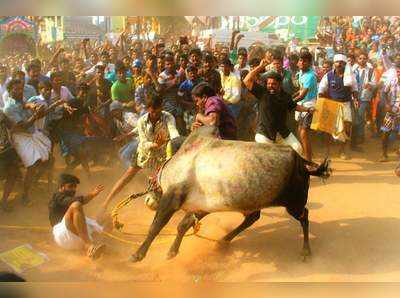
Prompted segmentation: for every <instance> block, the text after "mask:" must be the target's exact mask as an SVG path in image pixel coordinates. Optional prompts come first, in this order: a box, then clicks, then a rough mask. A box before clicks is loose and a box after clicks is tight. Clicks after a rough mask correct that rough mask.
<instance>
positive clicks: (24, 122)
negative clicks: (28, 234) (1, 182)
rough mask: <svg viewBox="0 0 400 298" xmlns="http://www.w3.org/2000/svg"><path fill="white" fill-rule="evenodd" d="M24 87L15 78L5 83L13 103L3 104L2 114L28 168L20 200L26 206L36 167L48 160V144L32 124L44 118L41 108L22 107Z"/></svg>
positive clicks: (49, 147) (45, 138)
mask: <svg viewBox="0 0 400 298" xmlns="http://www.w3.org/2000/svg"><path fill="white" fill-rule="evenodd" d="M23 86H24V83H23V82H22V81H20V80H18V79H13V80H11V81H10V83H9V84H8V86H7V89H8V93H9V95H10V98H12V100H10V101H8V102H7V104H6V105H5V107H4V115H5V116H6V117H7V119H8V120H9V122H10V123H11V129H10V131H11V140H12V143H13V146H14V148H15V150H16V151H17V153H18V156H19V157H20V159H21V161H22V163H23V165H24V167H25V168H26V169H27V171H26V173H25V177H24V186H23V193H22V197H21V199H22V203H23V204H29V203H30V200H29V196H28V192H29V189H30V186H31V184H32V181H33V179H34V178H35V176H36V173H37V170H38V167H39V166H40V165H41V163H43V162H45V161H47V160H48V159H49V154H50V150H51V141H50V139H49V138H48V137H46V136H45V135H44V134H43V133H42V132H41V131H40V130H38V129H37V128H36V127H35V125H34V122H35V121H36V120H37V119H39V118H42V117H44V115H45V113H44V109H43V107H44V106H42V108H40V109H39V108H38V106H37V105H34V104H30V105H25V104H24V103H23ZM30 109H32V111H34V113H32V111H30ZM32 114H33V115H32Z"/></svg>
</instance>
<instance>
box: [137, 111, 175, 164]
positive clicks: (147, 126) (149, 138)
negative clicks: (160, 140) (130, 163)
mask: <svg viewBox="0 0 400 298" xmlns="http://www.w3.org/2000/svg"><path fill="white" fill-rule="evenodd" d="M137 128H138V134H139V145H138V151H137V152H138V157H137V165H138V166H139V167H144V166H145V165H146V164H147V162H148V161H149V160H150V159H151V158H152V157H153V151H152V149H151V146H152V145H153V144H154V141H155V137H156V135H161V134H163V135H166V138H168V139H170V140H172V139H175V138H177V137H179V132H178V130H177V129H176V124H175V118H174V116H172V115H171V114H170V113H168V112H165V111H162V112H161V118H160V120H159V121H158V122H157V123H156V124H155V127H154V128H153V124H152V123H151V121H150V119H149V113H146V114H144V115H143V116H142V117H140V118H139V121H138V122H137Z"/></svg>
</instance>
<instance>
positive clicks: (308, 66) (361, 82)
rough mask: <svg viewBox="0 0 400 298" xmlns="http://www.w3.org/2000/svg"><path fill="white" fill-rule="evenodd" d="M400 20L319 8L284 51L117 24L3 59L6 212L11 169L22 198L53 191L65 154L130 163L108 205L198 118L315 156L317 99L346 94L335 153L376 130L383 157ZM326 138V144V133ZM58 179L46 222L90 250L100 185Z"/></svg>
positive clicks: (394, 128) (82, 161)
mask: <svg viewBox="0 0 400 298" xmlns="http://www.w3.org/2000/svg"><path fill="white" fill-rule="evenodd" d="M399 24H400V18H397V17H362V18H356V17H323V18H322V19H321V23H320V26H319V27H318V32H317V35H316V37H317V41H318V43H317V44H310V45H309V46H308V47H306V46H303V45H301V44H300V43H299V41H298V40H296V38H293V39H292V40H290V41H289V42H288V43H287V45H286V46H277V47H269V46H268V45H264V46H262V45H259V44H257V45H255V46H251V47H249V48H244V47H240V40H241V39H242V38H243V35H242V34H240V32H239V31H234V32H232V38H231V43H230V44H229V45H220V44H215V45H212V42H211V39H210V38H209V39H207V40H204V41H203V42H202V43H201V48H199V43H198V42H199V37H198V36H195V37H193V36H182V37H180V38H179V39H177V40H172V39H169V38H168V37H166V38H164V39H162V38H159V39H157V40H155V41H153V42H149V41H145V42H144V41H141V40H136V39H130V38H129V36H128V35H127V34H126V33H122V34H121V36H120V38H119V40H118V42H117V43H116V44H112V43H110V42H108V41H106V42H102V43H100V42H96V43H93V42H91V41H89V40H87V39H85V40H82V41H79V42H78V43H73V44H72V45H70V46H68V47H61V46H60V45H58V46H57V47H56V48H55V49H54V51H53V52H52V55H51V56H45V57H41V58H40V59H39V58H36V57H33V56H32V55H31V54H29V53H21V54H18V55H14V56H7V55H6V56H3V57H2V58H1V59H0V174H1V175H2V176H4V178H5V184H4V188H3V195H2V201H1V207H2V210H3V211H11V208H10V205H9V202H8V201H9V200H8V199H9V196H10V194H11V192H12V191H13V188H14V186H15V182H16V181H18V179H19V178H21V179H22V182H23V188H22V191H21V194H20V199H21V202H22V203H23V204H26V205H29V204H32V201H31V191H30V190H31V188H32V185H34V184H36V183H37V182H38V181H39V179H41V178H42V177H43V176H46V178H47V180H48V185H49V191H52V190H53V180H54V178H53V173H54V161H55V159H56V158H57V159H58V158H60V157H61V159H63V160H64V162H65V172H67V173H70V174H71V173H73V171H74V169H75V168H76V167H77V166H79V165H81V166H82V167H83V169H84V171H85V173H86V174H87V175H88V177H89V178H90V175H91V174H90V173H91V171H90V168H91V166H93V165H101V166H105V167H113V166H115V165H116V163H115V161H116V160H118V161H120V162H119V164H120V165H121V166H123V167H124V168H125V172H124V174H123V175H122V176H121V177H120V178H119V179H118V180H117V181H115V185H114V186H113V188H112V189H111V191H110V192H109V193H108V195H107V197H106V199H105V200H104V203H103V204H102V206H103V208H104V210H105V209H106V208H107V207H108V205H109V204H110V202H111V201H112V199H113V198H114V197H115V196H116V195H117V194H118V193H119V192H120V191H121V190H122V189H123V187H124V186H125V185H127V184H128V183H129V182H130V181H131V179H132V178H133V177H134V176H135V175H136V173H137V172H138V171H140V170H141V169H143V168H146V169H151V170H155V169H157V167H158V166H159V165H160V164H162V162H163V161H165V160H166V159H168V158H170V157H171V155H172V154H173V150H172V147H173V143H174V140H177V139H179V138H182V137H184V136H187V135H188V134H190V132H191V131H192V130H195V129H197V128H198V127H200V126H203V125H211V126H216V127H218V129H219V134H220V137H221V138H223V139H230V140H243V141H255V142H259V143H276V142H280V143H284V144H287V145H289V146H291V147H292V148H293V149H294V150H295V151H296V152H297V153H298V154H300V155H302V156H303V157H304V158H305V159H306V160H308V161H310V162H311V161H312V158H313V154H312V142H311V140H310V133H311V130H310V125H311V122H312V115H313V113H314V112H315V104H316V101H317V98H318V97H324V98H328V99H331V100H333V101H336V102H340V103H342V106H343V120H344V126H345V132H346V135H347V138H346V139H345V140H341V141H340V142H339V143H340V157H341V158H343V159H349V158H351V156H350V152H351V151H357V152H358V151H362V150H363V143H364V142H365V140H366V139H367V138H368V137H377V138H379V137H380V138H381V140H382V158H381V159H380V161H382V162H384V161H387V160H388V148H389V143H390V141H391V140H394V139H396V138H397V134H398V131H399V127H400V126H399V124H400V123H399V119H400V117H399V116H400V97H399V96H400V93H399V89H400V84H399V78H400V44H399V41H400V38H399V37H400V26H399ZM324 137H325V138H326V141H327V143H326V144H327V146H326V149H327V150H328V151H329V147H330V146H329V143H330V142H331V140H332V138H331V136H329V135H325V136H324ZM55 147H58V148H59V150H54V148H55ZM58 153H60V154H61V156H58ZM61 180H62V183H61V184H59V188H58V190H57V191H56V193H55V194H54V195H53V199H52V201H51V204H50V205H49V209H50V219H51V224H52V226H54V231H56V230H57V233H61V234H62V233H63V232H65V231H66V230H67V231H70V232H71V231H72V234H73V235H75V236H76V235H78V239H81V240H83V241H84V243H85V247H86V248H87V249H89V250H90V254H91V255H96V254H97V252H99V251H101V249H102V246H93V245H91V238H90V237H89V236H88V233H89V232H88V229H86V228H83V227H84V226H85V225H84V223H85V222H84V218H85V217H84V213H83V209H82V205H84V204H86V203H87V202H89V201H90V200H91V199H92V198H93V197H95V196H97V195H98V194H99V193H100V192H101V191H102V190H103V187H102V186H97V187H96V188H95V190H94V191H93V192H92V193H91V194H89V195H88V196H86V197H75V189H76V185H77V184H78V183H79V179H77V178H76V177H74V176H72V175H67V174H64V175H63V176H62V179H61ZM61 223H62V225H63V227H64V228H61V230H60V226H58V225H59V224H61ZM88 225H89V223H88ZM89 230H90V229H89ZM55 235H56V232H55ZM73 235H72V236H71V237H72V238H73ZM60 237H61V236H60ZM71 237H69V238H68V237H67V238H68V239H69V240H68V241H72V240H71ZM75 238H76V237H75ZM75 240H76V239H75ZM65 241H67V240H65ZM58 243H59V244H60V245H61V246H62V241H61V240H59V242H58ZM67 246H68V245H67Z"/></svg>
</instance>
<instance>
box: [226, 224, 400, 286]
mask: <svg viewBox="0 0 400 298" xmlns="http://www.w3.org/2000/svg"><path fill="white" fill-rule="evenodd" d="M264 218H265V216H264ZM399 231H400V219H398V218H392V217H385V218H378V217H363V218H357V219H343V220H336V221H329V222H324V223H317V222H310V232H311V234H310V235H311V239H310V240H311V242H310V244H311V249H312V253H313V256H312V257H311V259H310V261H309V262H306V263H303V262H302V261H301V258H300V251H301V247H302V241H303V240H302V233H301V227H300V225H299V223H298V222H296V221H295V220H292V219H287V220H283V221H280V222H277V223H273V224H265V225H262V226H259V227H255V228H251V229H249V230H247V231H245V232H243V234H241V235H240V237H238V238H237V239H234V240H233V241H232V243H231V245H230V247H229V248H228V250H226V251H224V252H223V253H222V252H221V254H222V255H225V256H226V257H227V258H229V263H230V264H233V265H232V270H234V269H235V268H236V269H237V268H240V264H242V263H247V262H250V263H266V264H270V265H272V266H274V267H275V268H276V271H275V272H271V271H267V272H265V273H258V274H256V275H253V276H251V277H249V278H248V281H256V280H266V279H268V278H283V279H284V278H287V277H291V278H293V277H297V278H302V277H307V276H309V275H313V274H357V275H362V274H373V273H381V274H382V273H390V272H394V271H399V270H400V258H399V256H400V233H399ZM238 251H240V252H241V253H240V254H239V255H240V256H237V253H238ZM234 255H236V256H234ZM220 256H221V255H220ZM231 258H234V261H233V262H232V260H231ZM227 263H228V262H227ZM227 269H228V270H229V268H227Z"/></svg>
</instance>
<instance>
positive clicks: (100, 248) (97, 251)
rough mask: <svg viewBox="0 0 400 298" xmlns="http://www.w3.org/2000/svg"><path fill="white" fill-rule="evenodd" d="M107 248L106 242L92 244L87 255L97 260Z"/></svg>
mask: <svg viewBox="0 0 400 298" xmlns="http://www.w3.org/2000/svg"><path fill="white" fill-rule="evenodd" d="M105 248H106V246H105V245H104V244H96V245H95V244H94V245H91V246H90V247H89V249H88V251H87V256H88V257H89V258H90V259H92V260H97V259H98V258H99V257H100V256H101V255H102V254H103V253H104V250H105Z"/></svg>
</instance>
